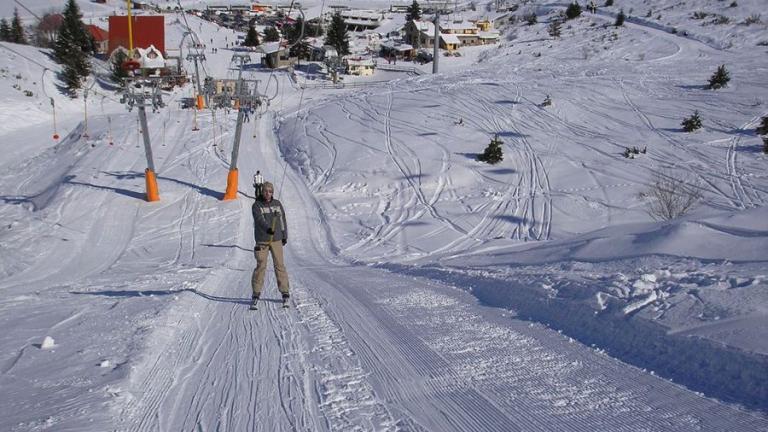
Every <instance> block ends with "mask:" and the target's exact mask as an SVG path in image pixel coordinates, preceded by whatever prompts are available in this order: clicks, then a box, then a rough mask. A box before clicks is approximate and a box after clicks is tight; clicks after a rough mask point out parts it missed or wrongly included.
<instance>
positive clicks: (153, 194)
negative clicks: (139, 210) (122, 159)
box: [144, 168, 160, 202]
mask: <svg viewBox="0 0 768 432" xmlns="http://www.w3.org/2000/svg"><path fill="white" fill-rule="evenodd" d="M144 177H145V178H146V180H147V201H149V202H152V201H160V193H159V192H158V190H157V177H155V173H154V171H152V170H151V169H149V168H147V169H146V170H145V171H144Z"/></svg>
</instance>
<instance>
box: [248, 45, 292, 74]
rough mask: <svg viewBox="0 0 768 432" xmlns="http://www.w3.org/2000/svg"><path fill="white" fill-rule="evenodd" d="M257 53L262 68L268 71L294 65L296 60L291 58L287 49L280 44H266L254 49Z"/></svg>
mask: <svg viewBox="0 0 768 432" xmlns="http://www.w3.org/2000/svg"><path fill="white" fill-rule="evenodd" d="M255 51H256V52H257V53H261V54H263V55H262V56H261V64H262V66H264V67H266V68H269V69H277V68H282V67H287V66H291V65H293V64H295V63H296V61H297V58H296V57H291V56H290V54H289V51H288V47H287V46H286V45H285V44H282V45H281V44H280V42H266V43H263V44H261V45H259V46H257V47H256V50H255Z"/></svg>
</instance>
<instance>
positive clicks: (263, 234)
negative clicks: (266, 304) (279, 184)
mask: <svg viewBox="0 0 768 432" xmlns="http://www.w3.org/2000/svg"><path fill="white" fill-rule="evenodd" d="M274 193H275V188H274V186H273V185H272V183H270V182H264V184H263V185H262V186H261V196H258V197H257V198H256V202H254V203H253V207H252V210H253V234H254V237H255V239H256V246H255V248H254V254H255V255H256V268H255V269H254V270H253V276H252V277H251V287H252V288H253V299H252V301H251V309H256V308H257V303H258V301H259V297H260V296H261V288H262V286H263V285H264V274H265V273H266V271H267V260H268V259H269V256H268V254H269V253H271V254H272V264H273V265H274V267H275V277H276V278H277V289H278V290H279V291H280V294H282V297H283V307H288V298H289V297H290V294H289V292H288V272H287V271H286V270H285V263H284V261H283V246H285V245H286V243H288V223H287V221H286V218H285V209H283V204H281V203H280V201H278V200H276V199H274V198H273V194H274Z"/></svg>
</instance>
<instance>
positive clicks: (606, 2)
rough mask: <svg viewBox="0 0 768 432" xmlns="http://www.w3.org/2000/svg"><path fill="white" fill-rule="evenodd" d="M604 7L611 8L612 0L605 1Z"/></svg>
mask: <svg viewBox="0 0 768 432" xmlns="http://www.w3.org/2000/svg"><path fill="white" fill-rule="evenodd" d="M605 5H606V6H613V0H605Z"/></svg>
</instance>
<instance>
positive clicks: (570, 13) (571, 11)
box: [565, 2, 581, 19]
mask: <svg viewBox="0 0 768 432" xmlns="http://www.w3.org/2000/svg"><path fill="white" fill-rule="evenodd" d="M579 15H581V6H579V4H578V3H576V2H573V3H571V4H569V5H568V8H567V9H566V10H565V16H566V17H567V18H568V19H574V18H578V17H579Z"/></svg>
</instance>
